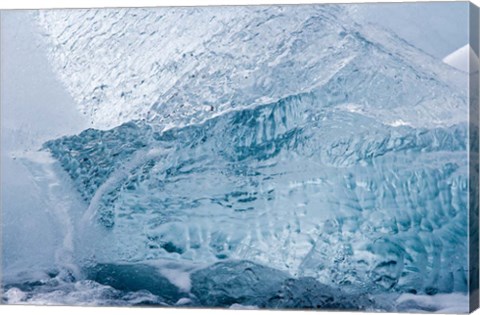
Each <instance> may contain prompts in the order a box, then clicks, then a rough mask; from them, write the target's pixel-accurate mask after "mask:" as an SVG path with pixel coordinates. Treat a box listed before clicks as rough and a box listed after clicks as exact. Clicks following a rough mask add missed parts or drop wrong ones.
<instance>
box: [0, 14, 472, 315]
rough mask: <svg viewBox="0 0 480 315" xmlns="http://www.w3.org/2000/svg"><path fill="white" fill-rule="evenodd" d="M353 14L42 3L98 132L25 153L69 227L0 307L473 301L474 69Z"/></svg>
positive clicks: (13, 276)
mask: <svg viewBox="0 0 480 315" xmlns="http://www.w3.org/2000/svg"><path fill="white" fill-rule="evenodd" d="M350 13H352V12H351V11H350V10H348V9H346V7H345V6H330V5H321V6H314V5H309V6H280V7H263V6H256V7H212V8H171V9H166V8H164V9H115V10H75V11H71V10H57V11H40V12H39V13H35V15H34V16H35V18H36V19H37V21H38V24H39V26H40V28H41V29H42V33H43V35H44V37H43V39H44V40H45V43H46V44H45V53H46V55H47V56H48V58H49V61H50V63H51V65H52V67H53V69H54V71H55V73H56V75H57V76H58V79H59V80H60V82H61V84H63V86H64V87H65V89H66V90H67V91H68V92H69V93H70V95H71V96H72V97H73V100H74V104H75V105H76V106H77V107H78V109H79V111H80V113H82V114H83V115H84V117H86V119H88V123H89V125H90V127H91V128H90V129H85V127H84V126H85V125H82V128H81V129H82V130H83V131H81V132H74V133H75V135H71V134H72V132H70V131H65V132H63V133H62V135H63V136H60V135H56V134H55V135H50V136H48V137H46V139H43V138H42V142H43V144H41V145H40V144H39V145H38V147H41V148H40V151H38V152H30V151H28V150H27V152H25V151H22V150H20V151H19V150H18V149H16V151H15V152H16V155H15V157H16V158H17V159H18V160H19V161H21V163H18V162H15V163H17V165H18V167H20V166H22V167H24V168H25V167H26V169H27V170H28V171H29V172H30V174H31V175H32V179H31V182H33V183H35V184H36V185H37V187H40V193H39V196H47V197H46V198H45V200H43V201H48V202H45V205H44V206H42V207H46V208H48V209H49V210H50V211H51V212H52V216H54V217H56V218H61V219H60V220H59V221H60V222H61V226H62V229H58V230H57V231H56V233H57V234H59V236H58V235H54V236H51V237H52V238H54V239H55V249H54V252H55V253H56V254H57V258H56V259H55V262H54V264H53V265H54V266H51V267H50V268H49V269H48V270H47V271H45V272H43V273H42V272H39V273H35V274H30V273H22V272H17V270H18V268H13V267H12V269H9V276H10V277H9V278H8V281H7V284H6V286H5V289H6V291H5V294H4V296H3V300H4V301H6V302H8V303H42V304H50V303H59V304H65V303H75V304H100V305H105V304H106V305H145V304H154V305H190V306H195V305H199V306H226V307H227V306H228V307H234V308H238V307H240V308H242V307H246V308H251V307H260V308H263V307H269V308H343V309H361V310H390V311H394V310H396V311H444V312H465V311H466V309H467V304H468V303H467V302H468V299H467V298H466V294H467V258H468V257H467V234H466V233H467V230H466V228H465V227H466V226H467V223H468V217H467V213H468V212H467V207H468V205H467V197H468V194H467V192H468V159H467V157H468V155H467V145H468V125H467V123H468V102H467V90H466V88H464V84H465V82H467V74H466V73H464V72H462V71H459V70H457V69H455V68H453V67H451V66H449V65H447V64H445V63H443V62H442V61H441V60H440V59H437V58H435V57H432V56H430V55H428V54H425V53H424V52H422V51H421V50H419V49H417V48H415V47H414V46H413V45H411V44H409V43H408V42H407V41H405V40H404V39H402V38H400V37H398V36H397V35H395V34H394V33H392V32H391V31H389V30H386V29H381V28H379V27H377V26H375V25H369V24H365V25H363V24H361V23H360V22H361V21H359V16H358V15H355V19H354V20H355V21H356V22H353V20H352V19H351V18H350ZM352 14H355V12H353V13H352ZM179 21H181V23H179ZM42 47H43V46H42ZM462 87H463V88H462ZM72 104H73V102H72ZM72 119H73V118H72ZM11 134H12V135H13V136H12V139H14V136H15V131H14V130H13V131H12V132H11ZM27 138H28V137H27ZM17 151H19V152H17ZM12 163H13V162H12ZM3 179H4V177H3V176H2V180H3ZM39 198H40V197H39ZM40 199H41V198H40ZM42 205H43V204H42ZM58 243H60V244H58ZM65 257H66V258H65ZM48 264H52V263H50V262H49V263H48ZM12 266H13V265H12ZM14 267H18V266H14ZM13 270H15V272H13ZM312 292H314V293H312ZM315 292H317V293H318V294H316V293H315ZM319 292H321V294H320V293H319ZM454 299H459V301H460V302H458V303H454V302H453V300H454ZM352 301H356V302H355V303H354V304H352Z"/></svg>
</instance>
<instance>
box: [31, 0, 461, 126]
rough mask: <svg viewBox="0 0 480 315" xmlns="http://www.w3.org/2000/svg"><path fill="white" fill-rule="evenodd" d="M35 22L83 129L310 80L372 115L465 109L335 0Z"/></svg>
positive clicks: (269, 97)
mask: <svg viewBox="0 0 480 315" xmlns="http://www.w3.org/2000/svg"><path fill="white" fill-rule="evenodd" d="M347 8H348V7H347ZM179 21H181V22H179ZM39 23H40V25H41V26H42V27H43V28H44V29H45V34H46V37H47V38H48V40H49V41H50V42H51V50H50V58H51V62H52V65H53V67H54V69H55V70H56V71H57V73H58V74H59V76H60V78H61V80H62V81H63V82H64V84H65V86H66V88H67V90H68V91H69V92H70V93H71V94H72V96H73V97H74V98H75V99H76V101H77V103H78V104H79V106H80V109H81V110H82V112H84V113H85V114H86V115H88V116H89V118H90V119H91V123H92V126H93V127H95V128H102V129H105V128H111V127H114V126H118V125H120V124H121V123H124V122H128V121H130V120H131V119H149V120H155V123H156V124H159V125H160V126H161V127H166V128H169V127H172V126H180V125H185V124H190V123H193V122H199V121H203V120H204V119H206V118H208V117H212V116H215V115H219V114H221V113H222V112H225V111H229V110H232V109H234V108H239V107H252V106H255V105H258V104H265V103H270V102H275V101H278V100H279V99H282V98H285V97H288V96H289V95H295V94H298V93H303V92H310V91H312V90H313V89H315V88H316V87H320V86H324V87H325V89H326V94H327V95H328V98H327V99H325V100H324V102H325V103H331V102H346V103H348V102H352V101H353V100H354V101H356V102H358V104H357V105H358V106H359V109H360V110H362V111H364V112H365V113H367V114H369V115H371V116H378V118H379V119H380V120H382V121H384V122H395V121H398V120H399V119H403V120H404V121H405V123H408V124H412V125H421V126H424V125H426V124H428V125H432V124H433V125H434V124H442V123H449V124H452V123H457V122H459V121H461V120H462V119H464V118H465V115H466V107H465V106H464V99H463V96H464V95H463V93H464V92H466V91H461V90H459V89H457V88H456V87H457V86H456V85H455V84H462V83H464V82H460V83H458V82H459V80H461V79H462V77H461V75H460V74H458V73H455V72H454V71H451V69H448V66H446V65H441V64H439V63H438V62H437V61H436V60H434V59H433V58H432V57H430V56H428V55H425V54H423V53H422V52H420V51H418V50H416V49H414V48H413V47H412V46H410V45H408V43H405V42H404V41H402V40H401V39H399V38H397V37H396V36H395V35H393V34H391V33H388V32H386V31H384V30H380V29H378V28H373V27H371V26H361V25H359V24H356V23H353V22H352V19H351V18H350V17H349V15H348V10H346V9H345V7H343V6H329V5H317V6H314V5H308V6H278V7H271V6H270V7H263V6H250V7H200V8H156V9H152V8H149V9H118V10H101V9H100V10H46V11H41V12H40V14H39ZM364 28H365V29H364ZM452 86H453V87H454V88H453V89H452ZM462 105H463V106H462ZM419 116H420V117H419Z"/></svg>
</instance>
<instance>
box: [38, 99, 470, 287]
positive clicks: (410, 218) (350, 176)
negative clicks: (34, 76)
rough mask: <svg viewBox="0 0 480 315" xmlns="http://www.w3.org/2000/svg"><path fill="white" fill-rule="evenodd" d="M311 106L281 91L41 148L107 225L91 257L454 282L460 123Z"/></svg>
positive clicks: (384, 281) (411, 283)
mask: <svg viewBox="0 0 480 315" xmlns="http://www.w3.org/2000/svg"><path fill="white" fill-rule="evenodd" d="M321 108H322V106H321V104H320V103H319V100H318V99H317V98H316V97H315V96H313V95H303V96H295V97H291V98H288V99H286V100H282V101H280V102H278V103H274V104H269V105H265V106H258V107H256V108H255V109H250V110H242V111H239V112H233V113H230V114H226V115H222V116H220V117H217V118H215V119H212V120H209V121H207V122H206V123H204V124H200V125H194V126H189V127H185V128H179V129H170V130H169V131H166V132H155V131H153V130H152V128H151V127H149V126H148V125H145V124H144V123H140V122H137V123H134V122H132V123H129V124H126V125H122V126H120V127H118V128H116V129H114V130H111V131H98V130H87V131H85V132H83V133H81V134H80V135H79V136H75V137H67V138H62V139H59V140H55V141H51V142H48V143H47V144H46V147H47V148H49V149H50V150H51V152H52V154H53V156H54V157H56V158H57V159H58V160H59V161H61V163H62V166H63V167H64V168H65V170H66V171H67V172H69V173H70V175H71V177H72V179H74V181H75V184H76V186H77V187H78V188H79V190H80V192H81V193H82V195H83V196H84V198H85V200H86V201H88V202H89V203H90V209H89V213H88V215H89V216H92V217H95V218H96V219H95V220H94V222H95V224H98V223H99V224H101V225H102V226H103V227H104V228H105V229H107V230H108V233H107V234H106V236H105V237H104V238H103V239H102V240H99V242H98V244H96V245H94V246H95V252H96V259H98V260H99V261H105V262H112V261H122V260H126V261H143V260H149V259H158V258H172V257H173V258H175V259H185V260H193V261H203V262H212V263H213V262H215V261H218V260H223V259H249V260H253V261H256V262H259V263H262V264H266V265H269V266H274V267H275V268H277V269H280V270H285V271H288V272H290V273H292V274H294V275H305V276H312V277H315V278H317V279H320V280H322V281H324V282H328V283H330V282H331V281H333V282H335V283H338V284H342V285H350V284H352V285H368V286H372V287H374V288H379V289H380V288H383V289H391V288H394V287H395V289H398V290H401V291H412V290H417V291H423V290H427V291H428V290H433V291H435V292H436V291H441V292H450V291H453V290H455V291H456V290H465V289H466V281H465V279H466V278H465V277H466V274H465V272H466V271H465V270H464V269H463V268H464V264H465V262H466V248H465V247H464V246H466V242H464V240H465V239H466V237H467V235H466V230H465V229H464V227H465V224H466V222H467V217H466V211H465V210H464V209H465V207H466V203H467V201H466V198H467V193H466V192H467V188H468V186H467V173H466V170H467V159H466V143H465V141H466V139H467V136H466V132H467V127H466V125H465V124H461V125H456V126H452V127H447V128H435V129H414V128H411V127H405V126H402V127H392V126H388V125H384V124H381V123H377V122H375V121H374V120H372V119H370V118H365V117H364V116H362V115H359V114H356V113H347V112H342V111H337V110H331V111H327V110H322V109H321ZM112 135H115V137H114V139H112V138H111V136H112ZM118 139H135V141H125V142H124V141H122V140H118ZM96 246H98V247H96ZM459 248H460V249H461V248H463V250H459ZM451 257H456V259H455V260H452V259H451Z"/></svg>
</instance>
